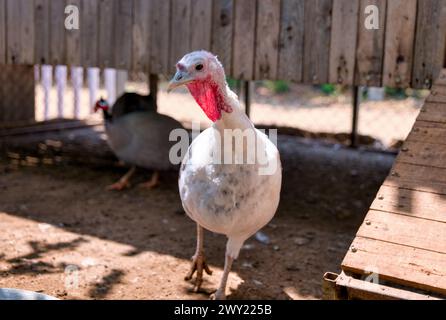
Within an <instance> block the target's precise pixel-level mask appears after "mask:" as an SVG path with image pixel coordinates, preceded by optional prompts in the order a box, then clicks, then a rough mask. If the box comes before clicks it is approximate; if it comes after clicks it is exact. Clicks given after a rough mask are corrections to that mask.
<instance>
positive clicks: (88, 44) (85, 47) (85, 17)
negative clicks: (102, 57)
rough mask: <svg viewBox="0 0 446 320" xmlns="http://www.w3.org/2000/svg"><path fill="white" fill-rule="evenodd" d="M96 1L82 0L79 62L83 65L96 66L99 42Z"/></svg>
mask: <svg viewBox="0 0 446 320" xmlns="http://www.w3.org/2000/svg"><path fill="white" fill-rule="evenodd" d="M98 10H99V7H98V2H97V1H91V0H82V19H81V21H82V29H81V30H80V31H81V42H82V46H81V50H82V53H81V54H82V58H81V63H82V65H83V66H84V67H89V66H97V65H98V64H99V61H98V42H99V19H98V18H97V16H98V14H99V12H98Z"/></svg>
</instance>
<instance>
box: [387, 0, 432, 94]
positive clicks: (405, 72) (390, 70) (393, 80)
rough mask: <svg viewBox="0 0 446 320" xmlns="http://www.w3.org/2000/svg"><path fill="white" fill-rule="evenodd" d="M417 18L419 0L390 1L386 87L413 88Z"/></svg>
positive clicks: (388, 6) (388, 3) (388, 8)
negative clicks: (411, 84) (411, 86)
mask: <svg viewBox="0 0 446 320" xmlns="http://www.w3.org/2000/svg"><path fill="white" fill-rule="evenodd" d="M421 1H423V0H421ZM416 17H417V0H391V1H388V2H387V19H386V36H385V37H386V39H385V44H384V53H385V54H384V71H383V85H385V86H390V87H402V88H406V87H409V86H410V83H411V81H412V64H413V48H414V40H415V24H416Z"/></svg>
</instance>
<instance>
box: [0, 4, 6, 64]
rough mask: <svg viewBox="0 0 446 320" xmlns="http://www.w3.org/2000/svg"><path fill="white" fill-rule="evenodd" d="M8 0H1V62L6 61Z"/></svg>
mask: <svg viewBox="0 0 446 320" xmlns="http://www.w3.org/2000/svg"><path fill="white" fill-rule="evenodd" d="M5 31H6V0H0V64H3V63H5V62H6V32H5Z"/></svg>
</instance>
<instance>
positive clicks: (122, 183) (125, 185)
mask: <svg viewBox="0 0 446 320" xmlns="http://www.w3.org/2000/svg"><path fill="white" fill-rule="evenodd" d="M128 187H130V182H128V181H121V180H119V181H118V182H115V183H113V184H111V185H109V186H107V188H106V189H107V190H116V191H121V190H124V189H126V188H128Z"/></svg>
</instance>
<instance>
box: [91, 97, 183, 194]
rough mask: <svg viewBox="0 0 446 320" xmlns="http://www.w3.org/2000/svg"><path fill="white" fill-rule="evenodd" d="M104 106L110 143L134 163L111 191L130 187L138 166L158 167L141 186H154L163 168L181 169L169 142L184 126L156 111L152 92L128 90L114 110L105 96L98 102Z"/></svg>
mask: <svg viewBox="0 0 446 320" xmlns="http://www.w3.org/2000/svg"><path fill="white" fill-rule="evenodd" d="M99 109H101V110H102V113H103V116H104V122H105V132H106V135H107V143H108V145H109V146H110V148H111V149H112V151H113V152H114V153H115V155H116V156H117V157H118V159H119V160H121V161H122V162H124V163H126V164H128V165H130V166H131V168H130V170H129V171H128V172H127V173H126V174H125V175H124V176H123V177H122V178H121V179H120V180H119V181H117V182H116V183H113V184H112V185H110V186H108V187H107V188H108V189H109V190H122V189H124V188H126V187H128V186H130V182H129V180H130V177H131V176H132V175H133V174H134V172H135V169H136V167H142V168H146V169H150V170H154V173H153V175H152V177H151V179H150V180H149V181H148V182H145V183H142V184H140V186H143V187H147V188H153V187H155V186H156V185H157V184H158V179H159V171H163V170H171V169H175V168H177V165H175V164H173V163H172V162H171V161H170V160H169V151H170V148H171V147H172V145H173V144H174V143H175V142H173V141H169V134H170V132H171V131H172V130H174V129H178V128H183V127H182V125H181V123H179V122H178V121H177V120H175V119H173V118H171V117H168V116H166V115H163V114H160V113H158V112H157V111H156V103H155V100H154V99H153V97H152V96H151V95H147V96H142V95H139V94H137V93H124V94H123V95H122V96H120V97H119V98H118V99H117V100H116V102H115V103H114V105H113V107H112V108H111V110H110V106H109V105H108V103H107V101H105V100H104V99H101V100H99V101H98V102H97V103H96V105H95V111H97V110H99Z"/></svg>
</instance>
